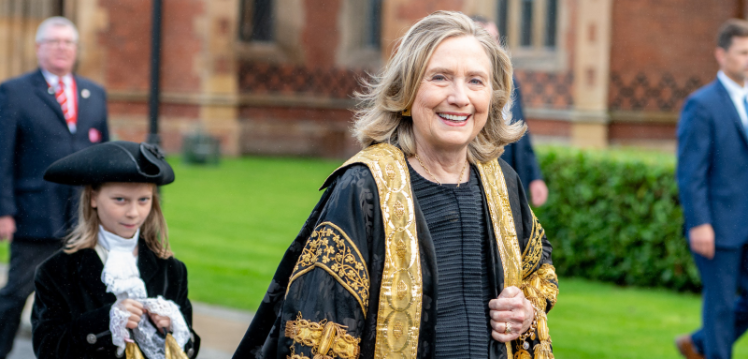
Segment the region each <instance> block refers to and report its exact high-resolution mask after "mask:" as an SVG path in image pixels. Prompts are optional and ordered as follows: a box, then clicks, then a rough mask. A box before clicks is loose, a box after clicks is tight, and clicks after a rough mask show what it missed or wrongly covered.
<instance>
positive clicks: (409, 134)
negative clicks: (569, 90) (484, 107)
mask: <svg viewBox="0 0 748 359" xmlns="http://www.w3.org/2000/svg"><path fill="white" fill-rule="evenodd" d="M461 36H473V37H474V38H475V39H476V40H478V42H479V43H480V44H481V45H482V46H483V48H484V49H485V51H486V55H488V58H489V59H490V60H491V65H492V69H491V72H492V73H491V76H492V78H491V87H492V89H493V94H492V98H491V107H490V109H489V112H488V120H487V122H486V125H485V126H484V127H483V129H482V130H481V132H480V133H478V135H477V136H476V137H475V139H473V141H472V142H471V143H470V144H469V145H468V160H469V161H471V162H476V161H478V162H487V161H491V160H494V159H496V158H498V157H499V156H500V155H501V153H502V152H503V151H504V146H505V145H507V144H510V143H512V142H516V141H517V140H519V139H520V138H521V137H522V135H523V134H524V133H525V130H526V126H525V124H524V123H523V122H516V123H514V124H508V123H506V122H507V121H506V120H507V119H505V118H504V114H503V113H502V109H503V108H504V106H505V105H507V104H508V103H510V101H511V99H510V98H511V93H512V86H513V84H512V64H511V61H510V60H509V55H508V54H507V53H506V51H504V49H502V48H501V47H500V46H499V44H498V43H497V42H496V40H494V39H493V38H491V36H490V35H489V34H488V33H487V32H486V31H485V30H483V28H482V27H480V26H478V25H477V24H476V23H475V22H474V21H473V20H472V19H470V18H469V17H468V16H467V15H465V14H463V13H460V12H453V11H437V12H435V13H433V14H431V15H429V16H427V17H425V18H423V19H421V21H419V22H418V23H416V24H415V25H413V27H411V28H410V30H408V32H407V33H406V34H405V36H404V37H403V38H402V39H401V40H400V44H399V46H398V47H397V51H396V52H395V53H394V54H393V55H392V57H391V58H390V61H389V62H388V63H387V66H385V68H384V70H383V71H382V72H381V74H380V75H379V76H372V79H371V80H368V81H367V80H364V81H363V85H364V91H363V92H361V93H356V97H357V98H358V99H359V100H360V104H359V107H358V109H357V110H356V115H355V120H354V125H353V134H354V136H355V137H356V138H357V139H358V141H359V143H361V145H362V146H363V147H367V146H369V145H372V144H375V143H381V142H386V143H390V144H393V145H396V146H399V147H400V148H401V149H402V150H403V152H405V155H406V156H412V155H414V154H415V152H416V143H415V138H414V134H413V119H412V118H411V117H404V116H403V115H402V111H403V110H404V109H409V108H410V107H411V106H412V105H413V101H414V99H415V97H416V93H417V92H418V87H419V86H420V83H421V81H422V79H423V74H424V72H425V71H426V66H428V63H429V60H430V59H431V56H432V54H433V53H434V50H435V49H436V48H437V46H439V44H441V43H442V42H443V41H444V40H446V39H448V38H453V37H461Z"/></svg>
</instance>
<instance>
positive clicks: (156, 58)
mask: <svg viewBox="0 0 748 359" xmlns="http://www.w3.org/2000/svg"><path fill="white" fill-rule="evenodd" d="M161 5H162V0H153V29H152V31H151V86H150V94H149V98H148V117H149V119H150V128H149V132H148V138H147V139H146V142H148V143H152V144H155V145H161V137H160V136H159V135H158V105H159V95H160V89H159V77H160V76H159V75H160V68H161Z"/></svg>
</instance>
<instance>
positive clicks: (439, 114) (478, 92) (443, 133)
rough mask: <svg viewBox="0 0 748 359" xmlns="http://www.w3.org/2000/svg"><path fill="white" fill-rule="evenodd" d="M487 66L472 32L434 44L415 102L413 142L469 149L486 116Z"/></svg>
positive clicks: (442, 148)
mask: <svg viewBox="0 0 748 359" xmlns="http://www.w3.org/2000/svg"><path fill="white" fill-rule="evenodd" d="M491 68H492V66H491V60H490V59H489V58H488V55H487V54H486V51H485V49H484V48H483V46H482V45H481V44H480V42H478V40H476V39H475V38H474V37H472V36H460V37H453V38H449V39H446V40H444V41H443V42H442V43H441V44H439V46H437V48H436V49H435V50H434V53H433V55H432V56H431V59H430V60H429V62H428V64H427V66H426V71H425V72H424V76H423V80H421V84H420V86H419V87H418V92H417V93H416V98H415V100H414V102H413V107H412V116H413V132H414V135H415V139H416V145H417V146H426V147H428V149H426V150H427V151H433V152H454V151H462V150H465V149H466V148H467V146H468V144H469V143H470V142H471V141H472V140H473V139H474V138H475V136H477V135H478V133H480V131H481V130H482V129H483V126H485V125H486V121H487V119H488V111H489V109H490V107H491V94H492V88H491V76H492V74H491ZM421 149H422V148H419V150H421Z"/></svg>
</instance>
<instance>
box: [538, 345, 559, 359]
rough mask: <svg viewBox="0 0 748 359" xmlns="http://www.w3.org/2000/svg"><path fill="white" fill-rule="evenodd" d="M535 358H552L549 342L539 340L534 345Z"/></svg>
mask: <svg viewBox="0 0 748 359" xmlns="http://www.w3.org/2000/svg"><path fill="white" fill-rule="evenodd" d="M535 359H554V357H553V351H551V344H550V343H549V342H540V344H537V345H535Z"/></svg>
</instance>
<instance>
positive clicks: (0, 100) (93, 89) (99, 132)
mask: <svg viewBox="0 0 748 359" xmlns="http://www.w3.org/2000/svg"><path fill="white" fill-rule="evenodd" d="M74 77H75V81H76V84H77V88H78V123H77V127H78V130H77V131H76V133H75V134H71V133H70V131H69V130H68V127H67V124H66V123H65V119H64V117H63V113H62V108H61V107H60V104H59V103H58V102H57V100H56V99H55V96H54V94H53V93H52V94H50V93H49V86H48V85H47V82H46V80H45V79H44V75H42V73H41V70H36V71H33V72H30V73H28V74H25V75H23V76H20V77H17V78H14V79H11V80H8V81H6V82H5V83H3V84H2V85H0V216H6V215H11V216H14V218H15V221H16V227H17V231H16V234H15V237H17V238H29V239H49V238H61V237H63V236H64V235H65V234H66V233H67V230H68V228H69V226H70V225H71V224H72V223H73V219H74V217H75V208H74V207H75V206H74V205H73V203H77V201H75V200H74V198H73V197H75V195H76V191H75V190H74V188H73V187H71V186H65V185H60V184H55V183H51V182H46V181H44V180H43V179H42V177H43V175H44V171H45V170H46V169H47V167H48V166H49V165H50V164H52V162H54V161H56V160H58V159H60V158H62V157H65V156H67V155H69V154H71V153H73V152H76V151H79V150H82V149H84V148H86V147H88V146H91V145H92V144H93V143H94V142H103V141H108V140H109V130H108V128H107V108H106V93H105V92H104V89H103V88H101V87H100V86H99V85H96V84H95V83H93V82H91V81H89V80H86V79H85V78H82V77H80V76H74Z"/></svg>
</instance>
